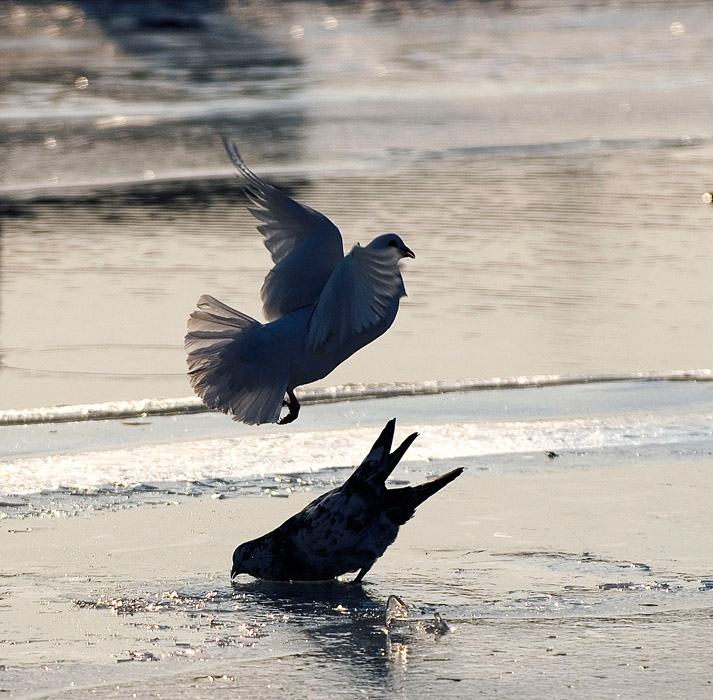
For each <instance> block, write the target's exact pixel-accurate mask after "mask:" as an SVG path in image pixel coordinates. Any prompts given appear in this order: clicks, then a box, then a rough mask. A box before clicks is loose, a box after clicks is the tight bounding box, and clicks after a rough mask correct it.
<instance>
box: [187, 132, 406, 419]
mask: <svg viewBox="0 0 713 700" xmlns="http://www.w3.org/2000/svg"><path fill="white" fill-rule="evenodd" d="M224 144H225V149H226V151H227V153H228V156H229V157H230V159H231V161H232V162H233V164H234V165H235V167H236V169H237V170H238V172H239V173H240V174H241V175H242V176H243V177H244V178H245V181H246V183H247V185H246V188H245V192H246V194H247V196H248V199H249V200H250V202H251V204H252V206H251V207H249V211H250V212H251V213H252V214H253V216H254V217H255V218H256V219H257V220H258V221H259V222H260V223H259V224H258V226H257V229H258V231H260V233H261V234H262V235H263V237H264V243H265V247H266V248H267V249H268V251H269V252H270V255H271V256H272V261H273V263H274V267H273V268H272V270H270V271H269V272H268V273H267V276H266V277H265V281H264V283H263V285H262V290H261V298H262V301H263V313H264V314H265V318H266V319H267V321H268V322H267V323H260V322H259V321H256V320H255V319H253V318H251V317H250V316H247V315H246V314H243V313H241V312H240V311H237V310H235V309H233V308H231V307H230V306H228V305H227V304H224V303H223V302H221V301H218V300H217V299H215V298H214V297H212V296H210V295H207V294H205V295H203V296H202V297H201V298H200V299H199V300H198V308H197V309H196V310H195V311H194V312H193V313H192V314H191V316H190V318H189V320H188V332H187V334H186V337H185V348H186V352H187V353H188V357H187V362H188V376H189V378H190V381H191V385H192V386H193V389H194V391H195V392H196V394H197V395H198V396H199V397H200V398H201V399H203V401H204V403H205V404H206V405H207V406H208V407H210V408H214V409H218V410H220V411H223V412H224V413H229V414H231V415H232V417H233V419H234V420H239V421H243V422H244V423H250V424H259V423H289V422H291V421H293V420H295V418H297V415H298V413H299V409H300V405H299V402H298V401H297V399H296V397H295V394H294V389H295V387H297V386H301V385H302V384H309V383H310V382H314V381H317V380H318V379H322V378H323V377H326V376H327V375H328V374H329V373H330V372H331V371H332V370H333V369H334V368H335V367H336V366H337V365H339V364H340V363H341V362H343V361H344V360H346V359H347V358H348V357H349V356H350V355H353V354H354V353H355V352H356V351H357V350H359V349H360V348H362V347H364V346H365V345H367V344H368V343H370V342H371V341H372V340H375V339H376V338H378V337H379V336H380V335H382V333H384V332H385V331H386V330H388V328H389V327H390V326H391V324H392V323H393V322H394V319H395V318H396V313H397V311H398V308H399V300H400V299H401V297H403V296H405V295H406V290H405V288H404V284H403V279H402V277H401V272H400V270H399V261H400V260H401V259H402V258H404V257H410V258H413V257H415V256H414V254H413V252H412V251H411V250H410V249H409V248H407V247H406V245H405V244H404V242H403V241H402V240H401V238H399V236H397V235H395V234H392V233H388V234H384V235H381V236H378V237H377V238H375V239H374V240H373V241H372V242H371V243H369V244H368V245H367V246H364V247H361V246H360V245H358V244H357V245H355V246H354V247H353V248H352V250H351V251H350V252H349V253H348V254H347V255H344V249H343V245H342V236H341V234H340V233H339V229H338V228H337V227H336V226H335V225H334V224H333V223H332V222H331V221H330V220H329V219H328V218H327V217H326V216H324V215H323V214H320V213H319V212H318V211H315V210H314V209H310V208H309V207H306V206H303V205H302V204H299V203H298V202H296V201H295V200H293V199H292V198H291V197H288V196H287V195H286V194H284V193H283V192H280V190H278V189H276V188H275V187H272V185H268V184H267V183H266V182H264V181H263V180H261V179H260V178H259V177H258V176H257V175H255V173H253V172H252V171H251V170H250V169H249V168H248V167H247V166H246V165H245V163H244V162H243V160H242V158H241V157H240V153H239V152H238V149H237V147H236V145H235V144H234V143H233V142H231V141H228V140H227V139H224ZM283 405H286V406H287V407H288V413H287V415H286V416H284V417H283V418H282V419H281V418H280V411H281V408H282V406H283Z"/></svg>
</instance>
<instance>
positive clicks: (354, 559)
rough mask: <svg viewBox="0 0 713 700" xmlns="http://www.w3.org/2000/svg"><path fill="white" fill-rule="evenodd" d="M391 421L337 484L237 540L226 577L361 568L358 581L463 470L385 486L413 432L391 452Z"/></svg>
mask: <svg viewBox="0 0 713 700" xmlns="http://www.w3.org/2000/svg"><path fill="white" fill-rule="evenodd" d="M395 425H396V420H395V419H394V420H391V421H389V422H388V423H387V424H386V427H385V428H384V430H383V431H382V433H381V435H380V436H379V438H378V439H377V441H376V442H375V443H374V446H373V447H372V448H371V451H370V452H369V454H368V455H367V457H366V459H365V460H364V461H363V462H362V464H361V465H360V466H359V467H358V468H357V470H356V471H355V472H354V474H352V475H351V477H349V479H348V480H347V481H346V482H345V483H344V484H343V485H342V486H340V487H339V488H338V489H334V490H333V491H329V492H328V493H325V494H323V495H322V496H320V497H319V498H317V499H315V500H314V501H312V502H311V503H310V504H309V505H308V506H307V507H306V508H305V509H304V510H302V511H301V512H300V513H297V515H294V516H292V517H291V518H290V519H289V520H286V521H285V522H284V523H283V524H282V525H280V527H278V528H277V529H275V530H273V531H272V532H269V533H268V534H267V535H263V536H262V537H258V538H257V539H255V540H251V541H250V542H245V543H244V544H241V545H240V546H239V547H238V548H237V549H236V550H235V552H234V554H233V569H232V571H231V577H233V578H234V577H235V576H237V575H238V574H242V573H246V574H250V575H251V576H255V577H257V578H263V579H271V580H277V581H288V580H295V581H321V580H326V579H331V578H335V577H337V576H341V575H342V574H345V573H347V572H349V571H359V574H358V575H357V577H356V578H355V579H354V583H358V582H359V581H361V580H362V578H364V574H366V572H367V571H369V569H370V568H371V566H372V565H373V564H374V562H375V561H376V560H377V559H378V558H379V557H380V556H381V555H382V554H383V553H384V552H385V551H386V548H387V547H388V546H389V545H390V544H392V543H393V541H394V540H395V539H396V535H397V534H398V532H399V527H400V526H401V525H403V524H404V523H405V522H406V521H407V520H409V519H410V518H411V516H413V514H414V512H415V510H416V508H417V507H418V506H419V505H420V504H421V503H423V502H424V501H425V500H426V499H427V498H428V497H429V496H432V495H433V494H434V493H436V491H438V490H439V489H442V488H443V487H444V486H445V485H446V484H448V483H450V482H451V481H453V479H455V478H456V477H457V476H459V475H460V474H461V473H462V472H463V469H462V468H459V469H455V470H453V471H451V472H448V473H447V474H443V475H442V476H439V477H437V478H436V479H433V480H431V481H428V482H426V483H425V484H420V485H419V486H406V487H404V488H397V489H387V488H386V485H385V483H384V482H385V481H386V480H387V479H388V477H389V475H390V474H391V472H392V471H393V470H394V468H395V467H396V465H397V464H398V463H399V461H400V459H401V458H402V457H403V456H404V453H405V452H406V450H407V449H408V448H409V446H410V445H411V443H412V442H413V441H414V440H415V439H416V437H417V436H418V433H413V434H412V435H409V436H408V437H407V438H406V440H404V441H403V443H401V445H400V446H399V447H398V448H396V449H395V450H394V451H393V452H391V443H392V441H393V437H394V428H395Z"/></svg>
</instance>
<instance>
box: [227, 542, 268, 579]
mask: <svg viewBox="0 0 713 700" xmlns="http://www.w3.org/2000/svg"><path fill="white" fill-rule="evenodd" d="M270 559H271V556H270V552H269V547H266V546H265V543H264V538H262V537H261V538H260V539H257V540H251V541H250V542H245V543H243V544H241V545H240V546H239V547H238V548H237V549H236V550H235V551H234V552H233V568H232V570H231V571H230V578H231V579H234V578H235V577H236V576H237V575H238V574H250V575H251V576H256V577H257V578H263V577H264V574H263V569H264V568H265V567H268V566H269V565H270Z"/></svg>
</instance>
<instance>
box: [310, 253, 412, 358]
mask: <svg viewBox="0 0 713 700" xmlns="http://www.w3.org/2000/svg"><path fill="white" fill-rule="evenodd" d="M398 260H399V256H398V254H396V253H395V252H394V249H393V248H371V247H369V246H366V247H365V248H362V247H361V246H359V245H355V246H354V247H353V248H352V250H351V252H350V253H349V255H346V256H345V257H344V259H343V260H342V262H341V263H340V264H339V266H338V267H336V268H335V270H334V272H333V273H332V275H331V277H330V278H329V281H328V282H327V284H325V285H324V289H323V290H322V293H321V294H320V295H319V299H318V300H317V303H316V305H315V308H314V311H313V312H312V316H311V318H310V320H309V324H308V327H307V347H308V348H309V349H311V350H316V349H318V348H322V347H324V348H326V349H328V350H332V349H337V348H339V347H341V346H343V345H344V344H345V343H347V342H348V341H349V340H350V339H351V338H353V337H355V336H357V335H359V334H360V333H362V332H363V331H366V330H369V329H372V328H375V327H377V326H380V325H383V326H384V330H385V329H386V327H388V325H390V324H391V323H392V322H393V320H394V316H395V314H396V309H397V308H398V307H397V304H398V300H399V299H400V298H401V297H402V296H404V295H405V294H406V291H405V289H404V283H403V279H402V277H401V272H400V271H399V265H398Z"/></svg>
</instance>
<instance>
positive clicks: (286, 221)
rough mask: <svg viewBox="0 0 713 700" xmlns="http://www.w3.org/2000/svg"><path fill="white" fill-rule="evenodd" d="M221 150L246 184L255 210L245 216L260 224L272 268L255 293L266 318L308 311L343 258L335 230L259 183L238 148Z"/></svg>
mask: <svg viewBox="0 0 713 700" xmlns="http://www.w3.org/2000/svg"><path fill="white" fill-rule="evenodd" d="M223 144H224V145H225V150H226V151H227V153H228V156H229V157H230V160H231V161H232V162H233V165H235V167H236V168H237V170H238V172H239V173H240V174H241V175H242V176H243V177H244V178H245V179H246V180H247V186H246V188H245V193H246V194H247V196H248V198H249V199H250V201H251V202H252V204H253V205H254V206H252V207H250V208H249V211H250V213H251V214H252V215H253V216H254V217H255V218H256V219H257V220H258V221H260V224H259V225H258V227H257V230H258V231H260V233H261V234H262V235H263V236H264V237H265V241H264V242H265V247H266V248H267V249H268V250H269V251H270V255H271V256H272V261H273V262H274V263H275V266H274V267H273V268H272V270H270V272H268V274H267V276H266V277H265V282H264V283H263V285H262V290H261V292H260V294H261V298H262V301H263V312H264V314H265V318H267V319H268V320H269V321H273V320H274V319H276V318H280V317H281V316H285V315H286V314H288V313H290V312H292V311H296V310H297V309H301V308H303V307H305V306H311V305H312V304H314V302H315V301H316V300H317V297H319V295H320V293H321V291H322V289H323V288H324V285H325V284H326V282H327V280H328V279H329V277H330V275H331V274H332V272H333V270H334V268H335V267H336V266H337V265H339V263H340V262H341V260H342V259H343V257H344V248H343V244H342V236H341V234H340V233H339V229H338V228H337V227H336V226H335V225H334V224H333V223H332V222H331V221H330V220H329V219H328V218H327V217H326V216H324V215H323V214H320V213H319V212H318V211H315V210H314V209H310V208H309V207H306V206H303V205H302V204H299V203H298V202H295V200H294V199H292V198H291V197H288V196H287V195H286V194H284V193H283V192H280V190H278V189H276V188H275V187H272V185H268V184H267V183H266V182H263V181H262V180H261V179H260V178H259V177H258V176H257V175H255V173H253V172H252V171H251V170H250V168H248V167H247V165H245V163H244V162H243V159H242V158H241V157H240V152H239V151H238V148H237V146H236V145H235V143H233V142H232V141H230V140H228V139H226V138H223Z"/></svg>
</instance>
